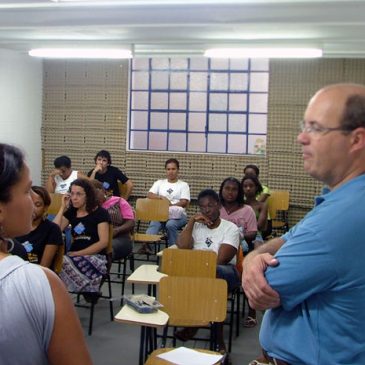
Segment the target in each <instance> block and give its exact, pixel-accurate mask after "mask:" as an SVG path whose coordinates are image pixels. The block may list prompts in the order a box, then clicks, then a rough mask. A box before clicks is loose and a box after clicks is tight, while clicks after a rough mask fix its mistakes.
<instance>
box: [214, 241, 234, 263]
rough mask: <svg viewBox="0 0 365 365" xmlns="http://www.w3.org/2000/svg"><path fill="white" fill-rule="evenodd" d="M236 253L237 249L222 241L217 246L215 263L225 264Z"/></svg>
mask: <svg viewBox="0 0 365 365" xmlns="http://www.w3.org/2000/svg"><path fill="white" fill-rule="evenodd" d="M236 254H237V249H236V248H235V247H233V246H232V245H228V244H226V243H222V244H221V246H220V247H219V251H218V258H217V265H227V264H228V263H229V262H230V261H231V260H232V259H233V257H234V256H235V255H236Z"/></svg>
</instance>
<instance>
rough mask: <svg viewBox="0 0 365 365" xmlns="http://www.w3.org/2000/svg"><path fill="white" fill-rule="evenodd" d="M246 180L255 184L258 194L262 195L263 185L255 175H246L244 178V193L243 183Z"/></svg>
mask: <svg viewBox="0 0 365 365" xmlns="http://www.w3.org/2000/svg"><path fill="white" fill-rule="evenodd" d="M246 180H252V182H253V183H254V184H255V186H256V194H261V193H262V191H263V188H262V185H261V183H260V181H259V179H258V178H257V177H256V176H254V175H246V176H244V177H243V178H242V181H241V186H242V191H243V183H244V182H245V181H246Z"/></svg>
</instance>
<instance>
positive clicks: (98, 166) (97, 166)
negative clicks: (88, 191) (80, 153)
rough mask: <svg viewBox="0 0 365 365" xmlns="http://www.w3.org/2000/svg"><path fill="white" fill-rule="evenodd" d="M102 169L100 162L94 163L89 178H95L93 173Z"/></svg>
mask: <svg viewBox="0 0 365 365" xmlns="http://www.w3.org/2000/svg"><path fill="white" fill-rule="evenodd" d="M101 170H102V166H101V165H100V164H97V165H95V167H94V170H93V171H92V173H91V175H90V177H89V179H95V175H96V173H97V172H99V171H101Z"/></svg>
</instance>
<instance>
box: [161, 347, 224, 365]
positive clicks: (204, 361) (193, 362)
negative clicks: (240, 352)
mask: <svg viewBox="0 0 365 365" xmlns="http://www.w3.org/2000/svg"><path fill="white" fill-rule="evenodd" d="M157 356H158V357H160V358H161V359H164V360H167V361H170V362H172V363H173V364H176V365H213V364H215V363H217V362H218V361H220V360H221V359H222V358H223V355H213V354H207V353H204V352H199V351H195V350H192V349H188V348H187V347H183V346H182V347H179V348H177V349H174V350H171V351H169V352H165V353H164V354H160V355H157Z"/></svg>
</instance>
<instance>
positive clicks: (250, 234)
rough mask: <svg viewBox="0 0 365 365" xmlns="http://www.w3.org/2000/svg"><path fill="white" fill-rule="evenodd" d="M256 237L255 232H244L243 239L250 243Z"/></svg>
mask: <svg viewBox="0 0 365 365" xmlns="http://www.w3.org/2000/svg"><path fill="white" fill-rule="evenodd" d="M256 235H257V231H251V232H245V234H244V238H245V240H246V242H252V241H253V240H254V239H255V238H256Z"/></svg>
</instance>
